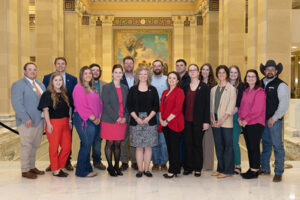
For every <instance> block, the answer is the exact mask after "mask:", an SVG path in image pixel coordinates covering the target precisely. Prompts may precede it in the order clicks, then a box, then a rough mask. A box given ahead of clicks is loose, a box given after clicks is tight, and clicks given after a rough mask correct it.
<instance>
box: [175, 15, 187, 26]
mask: <svg viewBox="0 0 300 200" xmlns="http://www.w3.org/2000/svg"><path fill="white" fill-rule="evenodd" d="M172 20H173V24H174V25H182V26H183V25H184V22H185V20H186V16H172Z"/></svg>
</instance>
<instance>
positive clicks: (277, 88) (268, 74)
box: [260, 60, 290, 182]
mask: <svg viewBox="0 0 300 200" xmlns="http://www.w3.org/2000/svg"><path fill="white" fill-rule="evenodd" d="M260 71H261V73H262V74H264V75H265V77H264V78H263V79H262V85H263V87H264V89H265V91H266V94H267V98H266V100H267V103H266V127H265V129H264V132H263V134H262V145H263V150H262V153H261V170H260V174H264V175H270V173H271V170H270V157H271V154H272V147H273V148H274V155H275V170H274V172H275V176H274V178H273V182H280V181H281V180H282V174H283V171H284V155H285V153H284V148H283V143H282V119H283V116H284V114H285V113H286V112H287V110H288V107H289V101H290V99H289V97H290V96H289V87H288V86H287V84H286V83H285V82H283V81H282V80H281V79H279V78H278V75H279V74H280V73H281V72H282V64H281V63H278V64H277V65H276V63H275V61H274V60H268V61H267V63H266V65H263V64H261V65H260Z"/></svg>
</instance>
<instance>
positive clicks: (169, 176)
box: [163, 173, 177, 178]
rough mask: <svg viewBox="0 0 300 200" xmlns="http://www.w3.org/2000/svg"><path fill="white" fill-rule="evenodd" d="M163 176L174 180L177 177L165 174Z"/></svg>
mask: <svg viewBox="0 0 300 200" xmlns="http://www.w3.org/2000/svg"><path fill="white" fill-rule="evenodd" d="M163 176H164V177H165V178H174V177H177V174H172V175H169V174H168V173H165V174H163Z"/></svg>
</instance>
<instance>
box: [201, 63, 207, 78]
mask: <svg viewBox="0 0 300 200" xmlns="http://www.w3.org/2000/svg"><path fill="white" fill-rule="evenodd" d="M201 75H202V77H203V78H204V79H206V78H208V76H209V67H208V66H207V65H205V66H203V67H202V70H201Z"/></svg>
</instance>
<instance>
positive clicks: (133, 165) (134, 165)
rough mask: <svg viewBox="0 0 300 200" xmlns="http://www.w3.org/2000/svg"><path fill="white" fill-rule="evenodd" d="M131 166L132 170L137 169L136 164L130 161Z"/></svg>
mask: <svg viewBox="0 0 300 200" xmlns="http://www.w3.org/2000/svg"><path fill="white" fill-rule="evenodd" d="M131 168H132V169H134V170H139V168H138V166H137V164H136V163H132V164H131Z"/></svg>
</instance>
